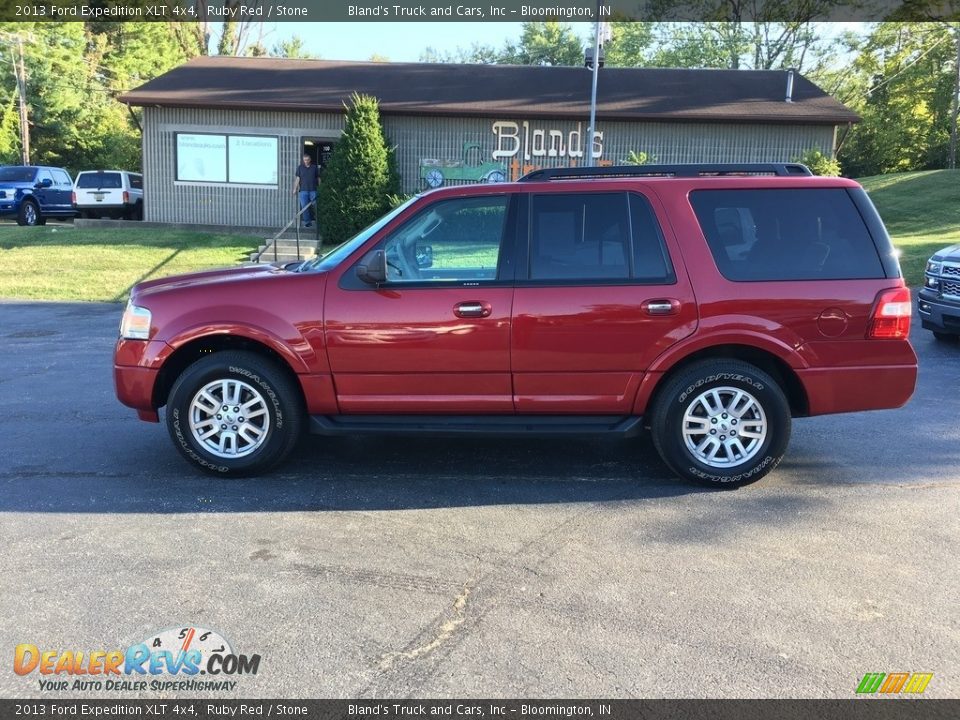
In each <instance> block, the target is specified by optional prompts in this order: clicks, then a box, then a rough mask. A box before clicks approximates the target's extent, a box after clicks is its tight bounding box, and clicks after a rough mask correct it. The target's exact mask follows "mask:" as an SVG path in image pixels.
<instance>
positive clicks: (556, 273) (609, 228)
mask: <svg viewBox="0 0 960 720" xmlns="http://www.w3.org/2000/svg"><path fill="white" fill-rule="evenodd" d="M530 216H531V224H530V279H531V280H567V281H594V280H610V281H614V280H630V281H635V282H648V283H665V282H672V280H673V273H672V270H671V269H670V265H669V263H668V262H667V260H666V254H665V248H664V244H663V237H662V234H661V232H660V226H659V225H658V223H657V220H656V217H655V216H654V214H653V211H652V209H651V208H650V205H649V203H648V202H647V200H646V198H644V197H642V196H640V195H636V194H628V193H583V194H573V193H551V194H549V195H535V196H533V198H532V201H531V212H530Z"/></svg>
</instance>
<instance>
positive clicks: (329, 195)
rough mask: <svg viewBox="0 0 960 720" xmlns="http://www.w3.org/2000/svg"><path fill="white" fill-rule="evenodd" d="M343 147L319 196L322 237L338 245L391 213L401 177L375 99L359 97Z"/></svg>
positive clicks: (336, 150) (336, 152) (348, 118)
mask: <svg viewBox="0 0 960 720" xmlns="http://www.w3.org/2000/svg"><path fill="white" fill-rule="evenodd" d="M346 112H347V116H346V122H345V126H344V130H343V135H341V136H340V141H339V142H337V143H336V144H335V145H334V146H333V152H332V153H331V156H330V161H329V163H328V164H327V167H326V169H325V170H324V172H323V181H322V182H321V184H320V188H319V191H318V193H317V210H318V223H319V226H320V233H321V235H322V236H323V241H324V242H325V243H332V244H337V243H341V242H343V241H344V240H346V239H348V238H349V237H350V236H352V235H354V234H355V233H357V232H358V231H359V230H362V229H363V228H365V227H366V226H367V225H369V224H370V223H372V222H373V221H374V220H376V219H377V218H379V217H380V216H381V215H383V214H384V213H385V212H387V211H388V210H389V209H390V196H391V195H398V194H399V192H400V188H399V183H398V180H399V175H398V173H397V172H396V170H395V169H394V168H393V167H392V166H393V165H394V163H393V161H392V159H391V155H392V152H391V150H390V149H389V148H388V147H387V143H386V140H385V138H384V135H383V128H382V126H381V124H380V109H379V106H378V103H377V100H376V98H372V97H369V96H367V95H358V94H354V95H353V97H352V98H351V99H350V105H349V106H347V107H346Z"/></svg>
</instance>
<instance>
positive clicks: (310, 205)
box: [250, 200, 320, 263]
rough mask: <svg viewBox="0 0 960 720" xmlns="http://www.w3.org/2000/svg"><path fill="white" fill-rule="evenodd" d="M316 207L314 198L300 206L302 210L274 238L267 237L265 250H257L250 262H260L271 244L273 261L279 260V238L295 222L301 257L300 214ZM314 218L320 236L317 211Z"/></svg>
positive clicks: (298, 251)
mask: <svg viewBox="0 0 960 720" xmlns="http://www.w3.org/2000/svg"><path fill="white" fill-rule="evenodd" d="M316 207H317V201H316V200H313V201H312V202H309V203H307V204H306V205H304V206H303V207H302V208H300V210H299V211H298V212H297V214H296V215H294V216H293V217H292V218H290V221H289V222H288V223H287V224H286V225H284V226H283V227H282V228H280V230H279V231H278V232H277V233H276V234H275V235H274V236H273V237H272V238H268V239H267V242H266V244H265V245H264V246H263V250H259V251H257V254H256V255H255V256H254V257H253V258H251V260H250V262H255V263H259V262H260V258H262V257H263V254H264V253H265V252H266V251H267V250H269V249H270V247H271V246H273V261H274V262H277V240H279V239H280V236H281V235H283V234H284V233H285V232H286V231H287V230H289V229H290V226H291V225H293V224H294V223H296V228H297V229H296V234H297V235H296V236H297V257H300V216H301V215H303V214H304V213H305V212H306V211H307V210H308V209H310V208H313V209H314V211H315V210H316ZM313 218H314V222H316V223H317V225H316V227H317V237H318V238H319V233H320V223H319V222H317V213H316V212H314V213H313Z"/></svg>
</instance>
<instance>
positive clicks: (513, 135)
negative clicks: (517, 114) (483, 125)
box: [492, 120, 603, 160]
mask: <svg viewBox="0 0 960 720" xmlns="http://www.w3.org/2000/svg"><path fill="white" fill-rule="evenodd" d="M582 128H583V123H577V129H576V130H571V131H570V132H569V133H566V134H565V133H564V132H563V131H562V130H555V129H552V128H548V129H544V128H531V127H530V123H529V122H527V121H526V120H524V121H523V122H522V123H516V122H513V121H512V120H497V121H496V122H495V123H493V127H492V131H493V134H494V136H496V138H497V145H496V148H495V149H494V151H493V159H494V160H502V159H504V158H512V157H516V156H517V155H518V154H520V153H521V151H522V153H523V159H524V160H532V159H533V158H541V157H552V158H582V157H583V141H582V139H581V138H582V137H583V132H582ZM590 151H591V154H592V155H593V159H594V160H596V159H599V158H600V157H602V156H603V132H602V131H595V132H594V133H593V143H592V144H591V148H590Z"/></svg>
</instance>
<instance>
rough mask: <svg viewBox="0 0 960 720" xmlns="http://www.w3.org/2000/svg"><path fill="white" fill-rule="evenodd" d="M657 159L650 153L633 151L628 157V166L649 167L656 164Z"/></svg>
mask: <svg viewBox="0 0 960 720" xmlns="http://www.w3.org/2000/svg"><path fill="white" fill-rule="evenodd" d="M656 161H657V159H656V158H655V157H654V156H653V155H651V154H650V153H648V152H644V151H643V150H639V151H637V150H631V151H630V154H629V155H627V163H626V164H627V165H649V164H650V163H654V162H656Z"/></svg>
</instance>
